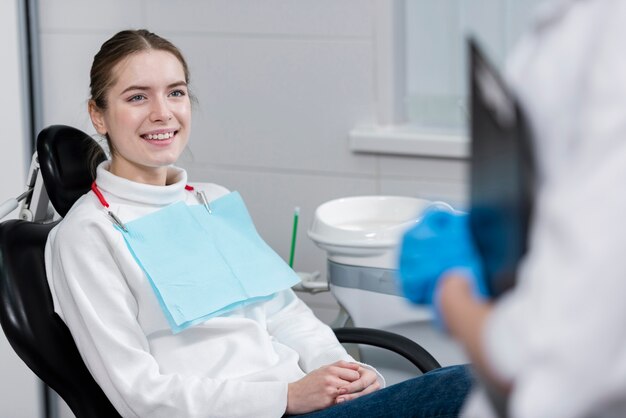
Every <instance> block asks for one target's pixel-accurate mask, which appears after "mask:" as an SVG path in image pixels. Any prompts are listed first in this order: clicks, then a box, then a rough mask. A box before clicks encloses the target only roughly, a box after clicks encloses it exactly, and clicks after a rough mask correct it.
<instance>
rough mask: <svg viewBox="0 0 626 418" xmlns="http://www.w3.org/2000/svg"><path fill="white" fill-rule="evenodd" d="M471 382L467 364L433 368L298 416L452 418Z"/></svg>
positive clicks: (310, 417)
mask: <svg viewBox="0 0 626 418" xmlns="http://www.w3.org/2000/svg"><path fill="white" fill-rule="evenodd" d="M471 385H472V376H471V372H470V370H469V369H468V367H467V366H451V367H444V368H441V369H437V370H433V371H431V372H428V373H426V374H424V375H422V376H418V377H415V378H413V379H410V380H407V381H404V382H401V383H398V384H395V385H393V386H389V387H387V388H385V389H381V390H379V391H376V392H374V393H370V394H369V395H365V396H362V397H360V398H357V399H354V400H352V401H348V402H344V403H340V404H337V405H334V406H331V407H330V408H326V409H322V410H321V411H315V412H311V413H308V414H303V415H297V417H298V418H337V417H341V418H366V417H376V418H385V417H389V418H404V417H415V418H427V417H432V418H435V417H437V418H452V417H457V416H458V415H459V411H460V410H461V406H462V405H463V400H464V399H465V396H466V395H467V394H468V392H469V389H470V387H471Z"/></svg>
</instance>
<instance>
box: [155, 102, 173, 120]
mask: <svg viewBox="0 0 626 418" xmlns="http://www.w3.org/2000/svg"><path fill="white" fill-rule="evenodd" d="M170 119H172V111H171V109H170V108H169V105H168V103H167V100H166V99H160V100H155V101H154V102H153V105H152V109H151V112H150V120H151V121H152V122H159V121H162V122H167V121H168V120H170Z"/></svg>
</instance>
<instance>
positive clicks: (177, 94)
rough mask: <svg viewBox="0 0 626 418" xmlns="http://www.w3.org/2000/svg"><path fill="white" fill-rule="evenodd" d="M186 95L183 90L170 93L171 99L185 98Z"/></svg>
mask: <svg viewBox="0 0 626 418" xmlns="http://www.w3.org/2000/svg"><path fill="white" fill-rule="evenodd" d="M186 94H187V93H185V91H184V90H174V91H173V92H171V93H170V96H173V97H182V96H185V95H186Z"/></svg>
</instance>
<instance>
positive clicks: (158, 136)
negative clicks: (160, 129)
mask: <svg viewBox="0 0 626 418" xmlns="http://www.w3.org/2000/svg"><path fill="white" fill-rule="evenodd" d="M173 136H174V132H167V133H164V134H154V135H153V134H148V135H145V138H146V139H149V140H164V139H170V138H172V137H173Z"/></svg>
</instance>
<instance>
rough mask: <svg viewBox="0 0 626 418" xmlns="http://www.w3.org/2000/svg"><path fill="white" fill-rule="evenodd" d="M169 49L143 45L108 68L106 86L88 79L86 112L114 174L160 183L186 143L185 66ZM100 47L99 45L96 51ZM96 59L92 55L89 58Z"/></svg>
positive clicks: (188, 109) (188, 120) (188, 110)
mask: <svg viewBox="0 0 626 418" xmlns="http://www.w3.org/2000/svg"><path fill="white" fill-rule="evenodd" d="M122 41H123V40H121V42H122ZM143 45H144V46H147V45H146V44H143ZM172 47H173V46H172ZM169 49H170V50H159V49H152V48H149V49H145V50H142V51H137V52H134V53H132V54H130V55H128V56H127V57H126V58H124V59H122V60H120V61H119V62H117V63H116V64H115V65H114V66H113V67H112V68H111V69H110V70H109V72H110V74H108V76H107V77H106V79H109V80H115V82H114V83H113V84H112V85H110V86H107V89H106V90H102V89H98V87H99V86H100V85H101V84H103V83H102V82H98V81H99V80H97V81H96V82H93V83H92V99H91V100H90V101H89V114H90V116H91V120H92V122H93V125H94V127H95V128H96V130H97V131H98V133H99V134H101V135H105V136H106V138H107V141H108V142H109V147H110V149H111V153H112V161H111V167H110V171H111V172H112V173H113V174H115V175H118V176H120V177H124V178H127V179H129V180H133V181H138V182H141V183H147V184H153V185H165V182H166V174H167V165H169V164H173V163H174V162H176V160H178V157H179V156H180V154H181V152H182V151H183V149H184V148H185V146H186V145H187V141H188V139H189V129H190V127H191V104H190V100H189V94H188V90H187V82H188V78H189V77H188V70H187V65H186V63H185V61H184V59H183V58H182V56H181V55H180V54H175V53H172V52H171V48H169ZM103 51H105V52H103ZM106 51H107V49H105V46H103V49H102V50H101V52H100V54H105V53H106ZM102 58H103V57H98V56H96V58H95V59H94V62H95V60H98V59H102ZM146 69H150V71H146ZM102 71H103V70H102ZM98 75H99V74H98ZM96 78H97V77H96ZM98 90H100V91H98ZM94 91H95V92H97V93H95V92H94ZM98 93H99V94H98Z"/></svg>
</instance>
